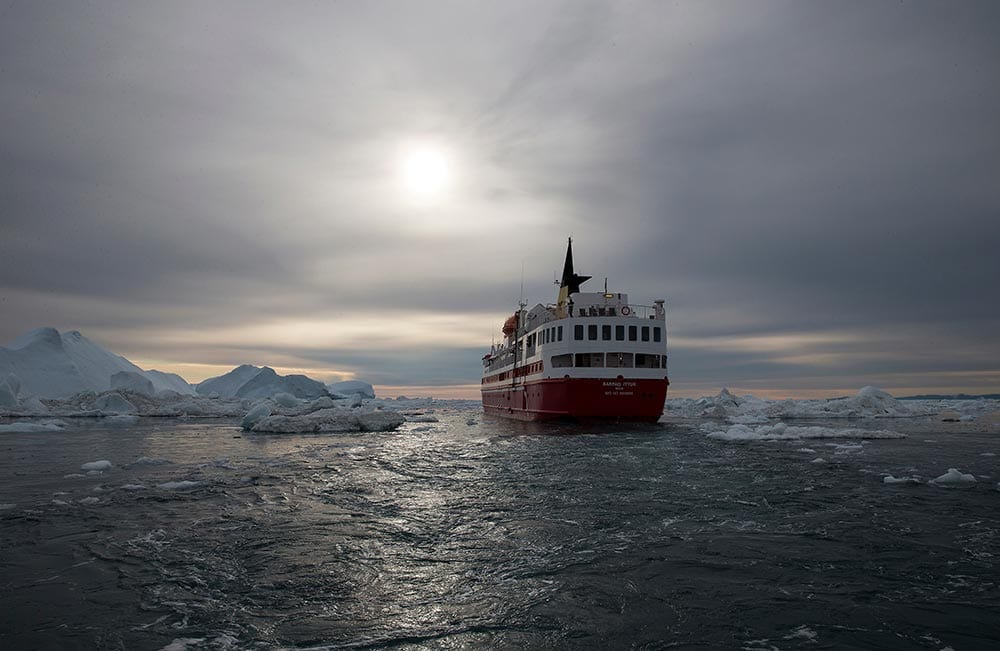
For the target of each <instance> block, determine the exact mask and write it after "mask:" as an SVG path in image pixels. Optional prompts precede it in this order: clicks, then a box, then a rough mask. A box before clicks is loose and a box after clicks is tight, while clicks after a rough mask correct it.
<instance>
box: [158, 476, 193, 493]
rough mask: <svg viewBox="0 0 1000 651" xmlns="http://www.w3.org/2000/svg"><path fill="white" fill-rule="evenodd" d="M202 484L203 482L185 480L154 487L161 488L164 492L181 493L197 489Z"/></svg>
mask: <svg viewBox="0 0 1000 651" xmlns="http://www.w3.org/2000/svg"><path fill="white" fill-rule="evenodd" d="M203 483H204V482H200V481H190V480H187V479H185V480H183V481H168V482H164V483H162V484H157V485H156V487H157V488H162V489H163V490H165V491H183V490H188V489H190V488H197V487H198V486H201V485H202V484H203Z"/></svg>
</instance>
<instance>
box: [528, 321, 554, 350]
mask: <svg viewBox="0 0 1000 651" xmlns="http://www.w3.org/2000/svg"><path fill="white" fill-rule="evenodd" d="M562 338H563V327H562V326H552V327H551V328H544V329H542V330H539V331H538V332H533V333H531V334H530V335H528V348H534V347H535V344H551V343H553V342H556V341H562Z"/></svg>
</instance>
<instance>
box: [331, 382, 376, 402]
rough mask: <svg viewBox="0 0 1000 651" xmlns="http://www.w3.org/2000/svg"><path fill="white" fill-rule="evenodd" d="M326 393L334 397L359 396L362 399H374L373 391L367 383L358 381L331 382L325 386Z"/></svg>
mask: <svg viewBox="0 0 1000 651" xmlns="http://www.w3.org/2000/svg"><path fill="white" fill-rule="evenodd" d="M326 389H327V391H329V392H330V393H332V394H335V395H341V396H352V395H360V396H361V397H362V398H374V397H375V389H374V388H373V387H372V385H370V384H368V383H367V382H362V381H360V380H348V381H346V382H333V383H331V384H327V385H326Z"/></svg>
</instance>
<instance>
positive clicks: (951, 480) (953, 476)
mask: <svg viewBox="0 0 1000 651" xmlns="http://www.w3.org/2000/svg"><path fill="white" fill-rule="evenodd" d="M975 481H976V478H975V477H974V476H972V475H970V474H967V473H964V472H962V471H960V470H959V469H957V468H948V472H946V473H944V474H943V475H941V476H940V477H935V478H934V479H932V480H930V482H929V483H931V484H951V485H954V484H972V483H975Z"/></svg>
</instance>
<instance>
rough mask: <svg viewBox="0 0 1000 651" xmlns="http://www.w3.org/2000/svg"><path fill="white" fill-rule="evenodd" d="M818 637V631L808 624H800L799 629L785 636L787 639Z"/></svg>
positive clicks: (812, 638)
mask: <svg viewBox="0 0 1000 651" xmlns="http://www.w3.org/2000/svg"><path fill="white" fill-rule="evenodd" d="M816 637H817V634H816V631H814V630H812V629H811V628H809V627H808V626H806V625H804V624H803V625H802V626H799V627H798V628H797V629H795V630H794V631H792V632H791V633H789V634H788V635H786V636H785V639H786V640H815V639H816Z"/></svg>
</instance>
